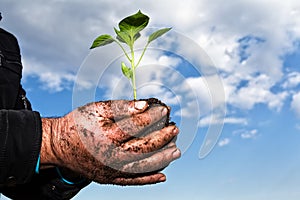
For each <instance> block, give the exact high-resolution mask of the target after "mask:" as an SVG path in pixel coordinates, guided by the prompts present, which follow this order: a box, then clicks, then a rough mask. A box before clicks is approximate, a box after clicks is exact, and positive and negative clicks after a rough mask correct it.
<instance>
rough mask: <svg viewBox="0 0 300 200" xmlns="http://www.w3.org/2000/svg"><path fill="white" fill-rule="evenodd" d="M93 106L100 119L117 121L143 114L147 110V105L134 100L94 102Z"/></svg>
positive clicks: (144, 102)
mask: <svg viewBox="0 0 300 200" xmlns="http://www.w3.org/2000/svg"><path fill="white" fill-rule="evenodd" d="M95 106H96V110H97V111H98V112H99V113H100V115H101V116H102V117H104V118H108V119H112V120H117V119H120V118H123V117H126V116H131V115H134V114H138V113H142V112H144V111H145V110H146V109H147V108H148V103H147V102H146V101H136V100H132V101H127V100H110V101H99V102H96V103H95Z"/></svg>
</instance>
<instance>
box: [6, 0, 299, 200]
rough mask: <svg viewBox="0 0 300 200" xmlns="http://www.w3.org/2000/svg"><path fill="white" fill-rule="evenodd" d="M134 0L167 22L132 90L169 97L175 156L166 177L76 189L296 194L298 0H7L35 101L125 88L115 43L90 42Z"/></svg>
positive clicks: (176, 198) (76, 99)
mask: <svg viewBox="0 0 300 200" xmlns="http://www.w3.org/2000/svg"><path fill="white" fill-rule="evenodd" d="M138 9H141V10H142V11H143V12H145V13H146V14H148V15H149V16H150V18H151V21H150V25H149V26H150V27H169V26H170V27H172V28H173V29H172V31H171V32H170V33H168V35H166V36H165V37H164V38H162V39H161V40H159V41H157V42H154V43H153V45H152V46H151V49H150V50H149V51H148V52H147V54H146V57H145V59H144V60H143V66H141V68H140V69H139V71H138V75H139V77H140V78H139V80H138V85H139V91H138V96H139V97H141V98H147V97H150V96H155V97H157V98H160V99H162V100H163V101H165V102H167V103H168V104H169V105H170V106H172V109H173V110H172V119H173V120H174V121H175V122H176V123H177V124H178V125H179V127H180V129H181V135H180V137H179V140H178V144H179V146H180V148H181V149H182V151H183V155H182V158H181V159H179V160H178V161H176V162H174V163H172V164H171V165H170V166H169V168H167V169H166V170H165V171H164V172H165V173H166V175H167V178H168V180H167V182H166V183H163V184H157V185H153V186H143V187H118V186H104V185H98V184H92V185H90V186H89V187H87V188H85V189H84V190H83V191H82V192H81V193H80V194H79V195H78V196H76V197H75V198H74V199H76V200H81V199H86V200H93V199H100V198H102V199H107V200H109V199H119V198H122V199H124V200H126V199H130V200H135V199H141V198H142V199H145V200H147V199H149V200H150V199H155V198H156V199H172V200H181V199H191V200H199V199H204V200H240V199H243V200H264V199H273V200H282V199H289V200H298V199H299V198H300V192H299V189H298V186H299V184H300V172H299V169H300V145H299V141H300V121H299V120H300V103H299V102H300V92H299V91H300V90H299V89H300V64H299V59H300V46H299V41H300V40H299V39H300V29H299V27H300V3H299V1H296V0H286V1H279V0H266V1H263V2H261V1H259V0H251V1H250V0H236V1H230V2H226V3H224V1H221V0H214V1H209V0H186V1H179V0H160V1H158V0H152V1H140V0H139V1H132V0H131V1H129V0H124V1H122V2H120V1H116V0H111V1H103V0H98V1H93V0H86V1H63V0H49V1H47V2H41V1H37V0H24V1H15V0H3V1H1V12H2V15H3V20H2V21H1V24H0V25H1V27H4V28H6V29H7V30H9V31H11V32H13V33H14V34H15V35H16V36H17V37H18V39H19V42H20V46H21V50H22V56H23V57H22V59H23V64H24V75H23V86H24V87H25V89H26V90H27V93H28V97H29V98H30V100H31V102H32V104H33V107H34V109H35V110H38V111H39V112H40V113H41V115H42V116H61V115H64V114H66V113H67V112H69V111H71V110H72V108H74V107H76V106H78V105H81V104H84V103H85V102H88V101H91V100H102V99H111V98H126V99H130V98H132V97H131V93H130V85H129V84H128V83H127V82H126V80H125V78H124V77H122V76H121V72H120V68H119V62H120V60H122V56H121V53H120V51H119V50H117V49H116V46H114V45H111V46H107V47H105V48H102V49H98V50H94V51H90V50H89V46H90V45H91V42H92V41H93V40H94V39H95V37H96V36H98V35H100V34H104V33H108V34H113V29H112V27H114V26H117V23H118V21H119V20H120V19H122V18H123V17H125V16H128V15H129V14H133V13H135V12H136V11H137V10H138ZM143 38H144V37H142V38H141V43H142V42H143ZM138 45H141V44H138ZM99 65H101V67H99ZM127 91H128V92H127ZM224 106H226V110H225V107H224ZM225 111H226V115H224V114H225ZM210 128H211V130H213V131H212V132H210V131H209V130H210ZM213 128H215V129H213ZM218 133H220V134H221V135H220V136H219V134H218ZM215 139H218V140H215ZM212 144H216V145H215V146H214V148H213V149H212V151H208V150H207V149H205V148H204V150H205V156H204V157H203V158H202V159H200V158H199V151H200V148H201V147H202V145H204V146H205V145H208V146H209V145H212ZM202 150H203V149H202ZM207 153H209V154H208V155H207ZM1 198H3V199H4V197H1Z"/></svg>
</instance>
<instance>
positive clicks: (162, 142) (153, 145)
mask: <svg viewBox="0 0 300 200" xmlns="http://www.w3.org/2000/svg"><path fill="white" fill-rule="evenodd" d="M178 133H179V129H178V128H177V127H176V126H168V127H165V128H163V129H161V130H158V131H154V132H153V133H151V134H149V135H147V136H145V137H142V138H134V139H132V140H129V141H128V142H126V143H123V144H122V145H121V148H122V151H123V152H136V153H150V152H154V151H157V150H159V149H161V148H162V147H164V146H166V145H167V144H168V143H169V142H170V141H171V140H173V138H174V137H175V136H177V135H178Z"/></svg>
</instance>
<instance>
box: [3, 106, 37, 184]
mask: <svg viewBox="0 0 300 200" xmlns="http://www.w3.org/2000/svg"><path fill="white" fill-rule="evenodd" d="M41 138H42V131H41V119H40V115H39V113H37V112H33V111H28V110H0V149H1V151H0V186H1V185H2V186H8V185H15V184H24V183H27V182H29V181H30V180H31V178H32V176H33V175H34V172H35V167H36V164H37V160H38V156H39V152H40V147H41Z"/></svg>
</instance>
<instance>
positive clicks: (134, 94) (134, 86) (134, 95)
mask: <svg viewBox="0 0 300 200" xmlns="http://www.w3.org/2000/svg"><path fill="white" fill-rule="evenodd" d="M130 50H131V70H132V79H131V81H132V89H133V99H134V100H136V98H137V97H136V84H135V64H134V50H133V45H131V46H130Z"/></svg>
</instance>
